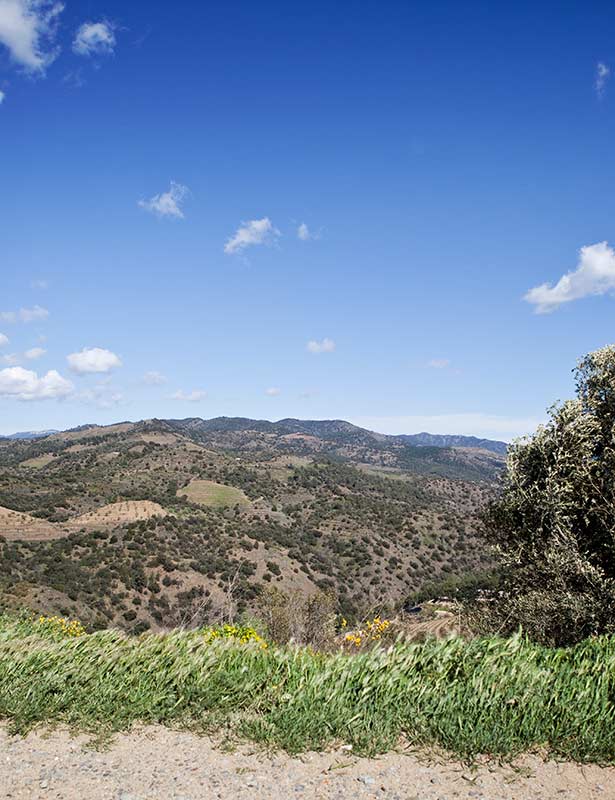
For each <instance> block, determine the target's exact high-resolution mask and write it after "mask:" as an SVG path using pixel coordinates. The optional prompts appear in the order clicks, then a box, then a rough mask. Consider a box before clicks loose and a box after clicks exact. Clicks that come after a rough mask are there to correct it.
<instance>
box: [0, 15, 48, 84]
mask: <svg viewBox="0 0 615 800" xmlns="http://www.w3.org/2000/svg"><path fill="white" fill-rule="evenodd" d="M63 10H64V4H63V3H61V2H55V0H0V44H3V45H4V46H5V47H7V48H8V50H9V53H10V54H11V58H12V59H13V61H15V62H16V63H17V64H19V65H20V66H22V67H24V69H26V70H27V71H28V72H31V73H35V74H39V75H43V74H44V73H45V69H46V68H47V67H48V66H49V65H50V64H51V62H52V61H54V59H55V58H56V56H57V55H58V52H59V48H57V47H56V46H55V45H54V41H55V36H56V32H57V27H58V18H59V16H60V14H61V13H62V11H63Z"/></svg>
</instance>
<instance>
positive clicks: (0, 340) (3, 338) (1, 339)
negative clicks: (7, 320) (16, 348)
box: [0, 333, 9, 347]
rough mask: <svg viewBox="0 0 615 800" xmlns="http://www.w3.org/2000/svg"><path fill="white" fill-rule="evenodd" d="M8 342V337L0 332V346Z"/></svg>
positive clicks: (4, 345)
mask: <svg viewBox="0 0 615 800" xmlns="http://www.w3.org/2000/svg"><path fill="white" fill-rule="evenodd" d="M8 343H9V337H8V336H6V334H4V333H0V347H6V346H7V344H8Z"/></svg>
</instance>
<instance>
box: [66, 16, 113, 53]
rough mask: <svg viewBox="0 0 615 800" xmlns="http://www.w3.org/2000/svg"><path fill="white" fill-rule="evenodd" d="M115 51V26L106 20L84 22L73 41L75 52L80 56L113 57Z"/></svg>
mask: <svg viewBox="0 0 615 800" xmlns="http://www.w3.org/2000/svg"><path fill="white" fill-rule="evenodd" d="M114 49H115V31H114V26H113V25H112V24H111V23H110V22H107V21H106V20H103V21H101V22H84V23H83V25H81V26H80V27H79V29H78V30H77V33H76V35H75V39H74V41H73V52H74V53H77V55H80V56H104V55H111V54H112V53H113V50H114Z"/></svg>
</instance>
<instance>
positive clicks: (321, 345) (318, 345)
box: [307, 337, 335, 353]
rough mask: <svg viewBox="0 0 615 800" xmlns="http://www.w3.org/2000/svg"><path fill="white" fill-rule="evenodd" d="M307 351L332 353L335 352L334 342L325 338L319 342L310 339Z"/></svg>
mask: <svg viewBox="0 0 615 800" xmlns="http://www.w3.org/2000/svg"><path fill="white" fill-rule="evenodd" d="M307 350H308V352H310V353H332V352H333V351H334V350H335V342H334V341H333V339H327V337H325V338H324V339H321V340H320V341H317V340H316V339H310V341H309V342H308V343H307Z"/></svg>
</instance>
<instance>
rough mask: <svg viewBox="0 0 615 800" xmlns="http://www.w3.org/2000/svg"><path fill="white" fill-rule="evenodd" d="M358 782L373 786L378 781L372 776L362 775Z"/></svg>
mask: <svg viewBox="0 0 615 800" xmlns="http://www.w3.org/2000/svg"><path fill="white" fill-rule="evenodd" d="M357 780H358V781H360V782H361V783H364V784H365V785H366V786H372V785H373V784H374V783H376V779H375V778H372V776H371V775H360V776H359V777H358V778H357Z"/></svg>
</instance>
